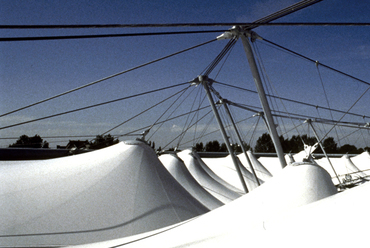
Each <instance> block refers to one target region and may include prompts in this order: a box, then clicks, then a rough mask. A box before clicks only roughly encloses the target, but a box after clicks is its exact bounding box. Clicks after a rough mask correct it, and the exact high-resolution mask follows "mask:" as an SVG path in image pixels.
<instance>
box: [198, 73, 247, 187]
mask: <svg viewBox="0 0 370 248" xmlns="http://www.w3.org/2000/svg"><path fill="white" fill-rule="evenodd" d="M198 79H199V82H200V83H201V84H203V87H204V90H205V91H206V93H207V97H208V100H209V103H210V105H211V108H212V111H213V113H214V115H215V118H216V120H217V123H218V126H219V128H220V131H221V134H222V137H223V139H224V141H225V144H226V148H227V150H228V151H229V154H230V156H231V159H232V160H233V163H234V166H235V169H236V171H237V173H238V176H239V179H240V182H241V184H242V186H243V188H244V191H245V192H246V193H248V192H249V191H248V187H247V185H246V183H245V181H244V177H243V174H242V172H241V170H240V167H239V163H238V159H237V157H236V155H235V153H234V151H233V149H232V147H231V146H230V141H229V138H228V137H227V134H226V131H225V128H224V125H223V123H222V121H221V118H220V115H219V114H218V111H217V108H216V106H215V103H214V100H213V97H212V95H211V92H210V90H209V86H208V83H209V82H208V77H207V76H199V77H198Z"/></svg>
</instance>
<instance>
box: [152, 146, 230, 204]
mask: <svg viewBox="0 0 370 248" xmlns="http://www.w3.org/2000/svg"><path fill="white" fill-rule="evenodd" d="M158 158H159V160H160V161H161V162H162V164H163V165H164V167H166V169H167V170H168V171H169V172H170V173H171V175H172V176H173V177H174V178H175V179H176V180H177V181H178V182H179V183H180V185H181V186H183V187H184V188H185V189H186V190H187V191H188V192H189V193H190V194H191V195H192V196H193V197H194V198H195V199H197V200H198V201H199V202H200V203H202V204H203V205H204V206H206V207H207V208H208V209H209V210H213V209H215V208H218V207H220V206H222V205H224V204H223V203H222V202H221V201H219V200H218V199H217V198H215V197H214V196H212V195H211V194H210V193H209V192H208V191H207V190H205V189H204V188H203V187H202V186H201V185H200V184H199V183H198V182H197V181H196V180H195V178H194V177H193V176H192V175H191V174H190V172H189V171H188V169H187V168H186V165H185V164H184V162H183V161H182V160H181V159H180V158H179V157H178V156H177V155H176V154H175V153H173V154H162V155H160V156H159V157H158Z"/></svg>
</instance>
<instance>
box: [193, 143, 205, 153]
mask: <svg viewBox="0 0 370 248" xmlns="http://www.w3.org/2000/svg"><path fill="white" fill-rule="evenodd" d="M193 149H194V150H195V151H197V152H204V149H205V148H204V145H203V142H200V143H196V144H195V146H193Z"/></svg>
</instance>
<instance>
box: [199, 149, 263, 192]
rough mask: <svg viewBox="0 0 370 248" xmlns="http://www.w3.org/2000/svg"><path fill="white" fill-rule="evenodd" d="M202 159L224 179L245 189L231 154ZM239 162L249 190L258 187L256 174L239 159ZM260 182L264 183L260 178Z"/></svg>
mask: <svg viewBox="0 0 370 248" xmlns="http://www.w3.org/2000/svg"><path fill="white" fill-rule="evenodd" d="M202 160H203V161H204V162H205V163H206V164H207V165H208V167H209V168H210V169H212V171H214V172H215V173H216V174H217V175H218V176H219V177H221V178H222V179H223V180H225V181H226V182H228V183H230V184H232V185H233V186H235V187H237V188H238V189H239V190H243V186H242V183H241V182H240V178H239V175H238V173H237V171H236V168H235V165H234V163H233V160H232V158H231V156H230V155H228V156H226V157H221V158H203V159H202ZM238 162H239V168H240V170H241V172H242V174H243V178H244V181H245V183H246V185H247V187H248V190H249V191H250V190H253V189H255V188H256V187H258V184H257V181H256V179H255V177H254V175H253V174H252V173H251V172H250V171H249V170H247V169H246V168H245V167H244V165H243V164H242V163H241V162H240V160H239V159H238ZM259 182H260V184H262V183H263V180H261V179H259Z"/></svg>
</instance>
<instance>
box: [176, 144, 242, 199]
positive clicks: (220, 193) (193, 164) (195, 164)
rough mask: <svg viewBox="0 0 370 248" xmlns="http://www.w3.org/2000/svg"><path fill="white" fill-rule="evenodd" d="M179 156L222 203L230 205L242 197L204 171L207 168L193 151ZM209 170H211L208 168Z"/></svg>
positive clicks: (186, 151) (197, 178)
mask: <svg viewBox="0 0 370 248" xmlns="http://www.w3.org/2000/svg"><path fill="white" fill-rule="evenodd" d="M177 155H178V156H179V157H180V158H181V159H182V160H183V161H184V163H185V165H186V167H187V168H188V170H189V172H190V174H191V175H192V176H193V177H194V178H195V179H196V180H197V182H198V183H199V184H200V185H202V187H203V188H205V189H206V190H207V191H208V192H209V193H211V194H212V195H213V196H214V197H216V198H217V199H218V200H220V201H221V202H223V203H228V202H231V201H233V200H235V199H237V198H238V197H240V196H241V193H238V192H235V191H233V190H231V189H230V188H228V187H226V186H225V185H224V184H221V183H220V182H218V181H216V180H215V179H214V178H213V177H211V176H210V175H209V174H208V173H207V172H206V170H205V169H204V168H206V166H204V165H205V164H204V163H203V164H201V163H200V160H199V159H198V158H197V156H196V155H195V153H193V152H192V151H191V150H184V151H182V152H179V153H177ZM208 170H210V169H209V168H208Z"/></svg>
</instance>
